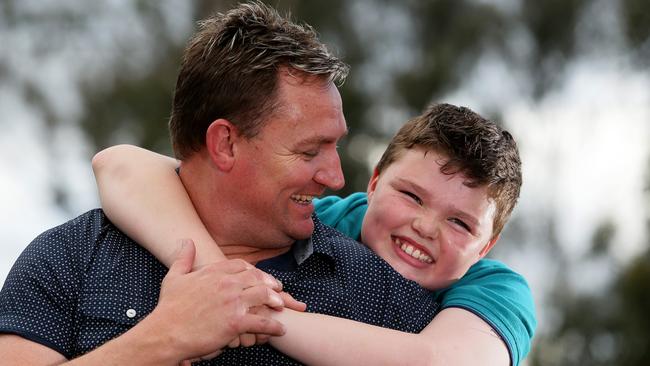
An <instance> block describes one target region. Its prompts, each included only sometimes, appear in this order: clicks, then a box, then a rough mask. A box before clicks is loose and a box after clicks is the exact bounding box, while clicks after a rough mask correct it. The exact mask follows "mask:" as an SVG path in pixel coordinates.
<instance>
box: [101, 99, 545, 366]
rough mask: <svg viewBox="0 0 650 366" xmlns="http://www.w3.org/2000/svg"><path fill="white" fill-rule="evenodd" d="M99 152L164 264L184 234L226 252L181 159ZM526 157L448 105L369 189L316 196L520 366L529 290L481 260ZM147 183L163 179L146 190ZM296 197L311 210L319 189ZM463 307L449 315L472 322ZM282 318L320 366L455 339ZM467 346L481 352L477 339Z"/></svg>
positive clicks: (346, 228)
mask: <svg viewBox="0 0 650 366" xmlns="http://www.w3.org/2000/svg"><path fill="white" fill-rule="evenodd" d="M100 154H101V155H98V157H96V159H95V160H94V162H93V166H94V168H95V171H96V176H97V180H98V186H99V188H100V195H101V197H102V203H103V205H104V209H105V211H106V213H107V215H108V216H109V217H110V218H111V220H112V221H113V222H114V223H115V224H116V225H117V226H118V227H120V228H122V229H123V230H124V231H125V232H126V233H127V234H129V235H130V236H131V237H132V238H134V239H136V240H137V241H138V242H140V243H141V244H142V245H143V246H145V247H146V248H147V249H148V250H149V251H151V252H152V253H153V254H154V255H155V256H156V257H158V258H159V259H160V260H161V261H162V262H163V263H165V264H166V265H169V264H170V263H171V261H172V253H173V252H174V251H175V250H176V249H177V248H176V247H177V244H175V242H176V240H175V239H178V238H180V237H181V236H189V237H192V238H193V239H194V240H195V241H196V244H197V253H198V254H197V263H196V264H197V265H198V266H200V265H201V264H203V263H209V262H214V261H216V260H219V259H223V256H222V254H221V252H220V251H219V250H218V246H217V245H215V243H214V242H213V241H212V239H211V238H210V236H209V234H208V233H207V231H206V230H205V228H204V227H203V226H202V225H201V224H200V220H198V217H197V216H196V213H195V212H193V208H192V206H191V203H190V202H189V200H188V199H187V198H186V195H185V193H184V191H183V190H182V189H181V187H182V185H180V182H179V181H178V179H177V178H175V174H174V173H173V170H172V167H175V166H176V162H175V161H174V160H172V159H169V158H166V159H164V160H161V159H160V158H158V157H153V156H151V155H150V154H144V153H143V152H142V151H132V150H131V149H130V148H127V149H124V151H120V150H117V151H113V152H112V153H111V152H110V150H109V151H108V152H103V153H100ZM314 154H318V152H317V151H316V152H314ZM113 160H115V162H114V163H110V162H111V161H113ZM520 165H521V163H520V160H519V156H518V152H517V148H516V144H515V142H514V140H513V139H512V137H511V136H510V134H509V133H508V132H506V131H503V130H501V129H500V128H498V126H496V124H494V123H493V122H491V121H488V120H486V119H484V118H482V117H481V116H479V115H478V114H476V113H474V112H472V111H471V110H469V109H467V108H462V107H455V106H452V105H448V104H438V105H434V106H432V107H430V108H429V109H428V110H427V111H426V112H425V113H424V114H423V115H421V116H419V117H416V118H414V119H412V120H411V121H409V122H407V123H406V124H405V125H404V126H403V127H402V128H401V129H400V131H399V132H398V133H397V135H396V136H395V137H394V138H393V140H392V141H391V143H390V145H389V146H388V148H387V150H386V151H385V152H384V154H383V156H382V158H381V160H380V162H379V163H378V165H377V167H376V168H375V171H374V174H373V176H372V178H371V180H370V182H369V185H368V191H367V195H366V194H359V193H357V194H354V195H351V196H350V197H348V198H345V199H340V198H338V197H327V198H325V199H323V200H319V201H316V202H315V206H316V207H315V210H316V213H317V215H318V216H319V218H320V219H321V220H322V221H323V222H324V223H326V224H329V225H331V226H333V227H335V228H337V229H339V230H340V231H342V232H343V233H345V234H347V235H349V236H351V237H353V238H355V239H357V240H360V241H362V242H363V243H364V244H365V245H367V246H368V247H370V248H371V249H372V250H373V251H374V252H375V253H376V254H378V255H379V256H380V257H382V258H383V259H384V260H385V261H386V262H388V264H390V265H391V266H392V267H393V269H395V270H396V271H397V272H399V273H400V274H401V275H402V276H404V277H406V278H408V279H411V280H413V281H415V282H417V283H418V284H420V285H421V286H423V287H425V288H427V289H430V290H438V292H437V293H436V296H437V300H438V301H439V302H440V304H441V309H442V311H441V312H440V313H444V312H447V313H446V314H449V313H451V312H458V311H459V310H458V308H460V309H464V310H467V311H469V312H471V313H473V314H474V315H477V316H478V317H479V318H480V319H482V320H483V324H482V325H483V326H484V327H483V328H481V327H480V326H479V325H477V327H476V331H478V332H486V331H493V332H496V333H498V336H497V335H495V337H494V340H496V341H497V342H498V341H499V338H500V339H501V340H502V341H503V342H504V343H505V344H506V347H507V351H508V353H509V354H510V361H511V363H512V364H513V365H517V364H518V363H519V362H520V361H521V359H523V358H524V357H525V355H526V354H527V352H528V350H529V347H530V340H531V338H532V335H533V331H534V328H535V319H534V310H533V305H532V299H531V296H530V293H529V289H528V287H527V284H526V283H525V281H524V280H523V278H521V277H520V276H518V275H516V274H515V273H513V272H512V271H510V270H509V269H508V268H507V267H505V266H504V265H502V264H500V263H498V262H496V261H490V260H484V259H482V258H483V257H484V256H485V255H486V254H487V253H488V252H489V250H490V249H491V248H492V247H493V246H494V244H495V243H496V241H497V240H498V238H499V234H500V232H501V230H502V228H503V226H504V224H505V222H506V221H507V219H508V217H509V215H510V213H511V212H512V209H513V208H514V205H515V204H516V201H517V198H518V196H519V190H520V186H521V168H520ZM143 169H145V170H143ZM146 169H148V170H146ZM116 172H117V173H116ZM147 180H154V181H156V182H162V184H160V185H158V184H156V185H154V186H149V187H147V189H144V188H141V187H144V183H143V182H145V181H147ZM260 183H261V184H263V182H260ZM160 197H165V200H164V201H163V200H160V199H159V198H160ZM296 199H298V200H300V201H301V202H303V203H304V205H305V206H310V205H312V199H313V197H307V196H305V197H296ZM131 201H132V202H133V203H129V204H127V205H125V204H124V203H125V202H131ZM141 207H150V208H154V209H153V210H151V211H155V212H150V210H149V209H145V210H142V209H141ZM138 210H140V211H138ZM361 223H362V224H361ZM179 231H180V233H181V234H178V232H179ZM170 238H171V240H170ZM468 270H469V271H468ZM261 311H264V310H261ZM455 315H458V317H457V318H454V317H451V318H445V319H460V320H462V319H464V318H463V315H462V313H458V314H455ZM438 316H439V315H438ZM276 318H277V319H279V320H280V321H281V322H283V323H284V324H285V325H286V326H287V329H288V331H287V334H286V335H285V336H283V337H277V338H272V339H271V344H272V345H274V346H275V347H277V348H279V349H280V350H281V351H282V352H284V353H286V354H288V355H290V356H292V357H294V358H296V359H298V360H300V361H301V362H305V363H310V364H312V363H316V364H336V365H340V364H358V363H359V362H364V363H369V364H375V363H386V364H393V363H397V362H399V363H405V364H411V363H412V362H422V363H427V361H430V360H434V359H435V356H436V355H435V353H436V352H444V351H445V347H449V348H452V347H454V346H457V344H454V343H453V342H447V341H445V337H444V334H440V333H439V331H434V330H433V329H434V328H433V327H430V326H429V327H427V328H425V329H424V330H423V331H422V332H421V333H420V334H409V333H402V332H397V331H393V330H388V329H383V328H378V327H374V326H371V325H367V324H363V323H357V322H353V321H349V320H344V319H339V318H333V317H328V316H324V315H319V314H310V313H298V312H295V311H290V310H284V311H282V312H280V313H278V314H276ZM440 318H441V319H442V318H443V317H440ZM436 319H437V318H434V320H433V321H432V324H433V322H435V321H436ZM487 325H489V326H487ZM451 326H453V325H451ZM313 329H318V332H312V331H311V330H313ZM435 329H439V328H435ZM470 334H471V332H470ZM468 342H469V344H468V346H467V347H468V348H470V349H471V343H472V338H471V337H469V338H468ZM433 344H435V347H433V346H432V345H433ZM318 350H320V351H321V352H327V357H326V358H324V357H322V353H321V352H317V351H318ZM405 351H407V352H405ZM508 353H505V352H496V353H495V354H494V355H493V357H491V359H490V360H485V359H481V360H476V359H473V358H472V355H471V352H467V355H466V357H464V358H463V357H461V358H460V359H455V360H454V363H461V364H462V363H467V364H472V363H474V364H476V363H477V362H480V363H481V364H486V363H487V364H491V363H494V364H506V363H507V362H508V358H507V356H508ZM409 357H411V358H412V359H410V358H409Z"/></svg>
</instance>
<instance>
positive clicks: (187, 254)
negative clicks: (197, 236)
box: [169, 239, 196, 274]
mask: <svg viewBox="0 0 650 366" xmlns="http://www.w3.org/2000/svg"><path fill="white" fill-rule="evenodd" d="M195 254H196V249H195V248H194V242H193V241H192V240H191V239H181V248H180V249H179V250H178V252H177V253H176V259H175V260H174V262H173V263H172V265H171V266H170V267H169V273H177V274H186V273H189V272H190V271H191V270H192V264H193V263H194V255H195Z"/></svg>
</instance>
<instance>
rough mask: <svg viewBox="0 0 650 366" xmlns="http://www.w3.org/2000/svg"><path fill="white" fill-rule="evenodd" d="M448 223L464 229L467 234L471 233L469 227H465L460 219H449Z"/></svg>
mask: <svg viewBox="0 0 650 366" xmlns="http://www.w3.org/2000/svg"><path fill="white" fill-rule="evenodd" d="M449 221H451V222H453V223H454V224H456V225H458V226H460V227H462V228H463V229H465V230H466V231H467V232H469V233H471V232H472V230H471V228H470V227H469V225H467V224H466V223H465V222H464V221H463V220H461V219H459V218H456V217H452V218H450V219H449Z"/></svg>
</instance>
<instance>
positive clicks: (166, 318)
mask: <svg viewBox="0 0 650 366" xmlns="http://www.w3.org/2000/svg"><path fill="white" fill-rule="evenodd" d="M346 72H347V68H346V66H345V65H344V64H342V63H341V62H340V61H339V60H337V59H336V58H334V57H332V56H331V55H330V54H329V53H328V52H327V50H326V48H325V47H324V46H323V45H322V44H321V43H320V42H318V40H317V39H316V37H315V34H314V33H313V31H312V30H311V29H310V28H308V27H302V26H298V25H296V24H293V23H290V22H288V21H287V20H286V19H283V18H281V17H280V16H278V15H277V13H275V11H273V10H272V9H270V8H268V7H266V6H264V5H262V4H259V3H254V4H244V5H240V6H239V7H237V8H235V9H233V10H231V11H229V12H228V13H226V14H224V15H217V16H216V17H213V18H210V19H209V20H208V21H206V22H204V23H203V24H202V27H201V30H200V31H199V32H198V33H197V34H196V35H195V37H194V38H193V39H192V40H191V41H190V44H189V46H188V48H187V50H186V52H185V55H184V59H183V65H182V68H181V71H180V74H179V78H178V81H177V86H176V92H175V96H174V105H173V110H172V117H171V121H170V130H171V135H172V141H173V145H174V150H175V152H176V154H177V157H178V158H179V159H180V160H181V161H182V162H181V168H180V173H179V175H180V177H181V179H182V181H183V184H184V185H185V188H186V190H187V192H188V194H189V196H190V198H191V200H192V202H193V204H194V206H195V208H196V210H197V212H198V214H199V216H200V218H201V220H202V221H203V222H204V223H205V225H206V227H207V229H208V232H209V234H210V235H211V237H213V238H214V239H215V241H217V242H218V243H220V244H221V249H222V250H223V252H224V253H225V254H226V255H227V257H228V258H230V259H231V260H230V261H228V262H226V263H221V264H218V265H211V266H207V267H203V268H201V269H199V270H197V271H194V272H191V273H188V271H189V269H190V268H191V266H192V259H193V246H192V245H185V246H184V247H183V249H182V250H181V253H180V254H179V255H178V257H177V258H178V259H177V260H176V262H174V264H173V265H172V266H171V268H170V271H169V273H168V274H167V275H166V276H164V274H165V270H164V267H163V266H162V265H161V264H160V263H159V262H158V261H156V260H155V259H154V258H153V257H152V256H151V255H149V254H148V253H146V252H145V251H143V250H142V249H141V248H139V247H138V246H137V245H135V243H133V242H132V241H131V240H130V239H129V238H127V237H125V236H124V235H123V234H122V233H121V232H119V231H118V230H117V229H115V227H114V226H113V225H112V224H111V223H110V222H109V221H108V220H107V219H106V217H105V216H104V215H103V213H102V212H101V211H99V210H95V211H91V212H89V213H87V214H85V215H82V216H80V217H79V218H77V219H75V220H72V221H70V222H68V223H66V224H64V225H62V226H61V227H58V228H55V229H52V230H50V231H48V232H46V233H44V234H43V235H41V236H40V237H39V238H37V239H36V240H35V241H34V242H33V243H32V244H31V245H30V246H29V247H28V249H26V251H25V252H24V253H23V255H22V256H21V258H20V259H19V260H18V262H17V263H16V265H15V266H14V268H13V269H12V272H11V274H10V276H9V277H8V278H7V281H6V285H5V288H3V291H2V295H0V331H2V332H4V333H6V334H5V335H2V336H0V352H2V351H7V352H3V354H9V353H8V350H11V354H12V357H13V359H8V360H6V361H7V362H8V363H12V362H13V363H15V364H19V363H26V362H29V363H34V364H51V363H57V362H63V361H65V359H70V358H74V357H77V356H80V355H82V356H81V357H79V358H77V359H74V360H73V361H72V363H73V364H74V363H76V364H97V363H101V364H113V363H114V364H124V363H128V364H149V363H151V364H175V363H178V362H179V361H181V360H185V359H193V358H200V357H203V356H205V355H210V356H213V355H215V353H216V352H219V350H220V349H222V348H223V347H225V346H226V345H228V344H231V342H235V343H236V341H235V340H236V339H237V337H238V336H239V335H242V334H243V333H261V334H268V335H280V334H282V331H283V329H282V326H281V325H280V324H278V323H276V322H273V321H272V320H270V319H268V318H263V317H260V316H259V315H256V314H253V313H251V311H250V309H251V308H255V307H256V306H260V305H263V306H270V307H279V306H282V305H283V304H291V301H290V300H289V299H286V298H285V300H284V301H283V299H282V298H280V296H279V295H278V294H277V293H275V291H277V290H279V285H278V284H277V283H276V282H275V281H274V280H273V279H271V278H268V277H266V276H265V275H264V274H263V273H261V272H259V271H257V270H256V269H254V268H251V267H249V266H246V264H245V263H246V262H250V263H256V264H257V265H258V266H259V267H260V268H263V269H264V270H267V271H271V272H272V273H273V274H274V275H275V276H276V277H278V278H279V279H280V280H282V281H283V283H284V284H285V288H286V289H287V290H288V291H289V292H290V293H292V294H294V295H295V296H297V297H298V298H300V299H304V300H306V301H307V302H308V303H309V305H310V310H312V311H315V312H320V313H325V314H332V315H338V316H343V317H348V318H351V319H355V320H359V321H364V322H367V323H371V324H375V325H380V326H386V327H392V328H395V329H399V330H405V331H411V332H417V331H420V330H421V329H423V328H424V327H425V326H426V325H427V324H428V323H429V322H430V321H431V317H432V316H433V314H434V312H435V309H436V304H435V302H434V301H433V296H431V293H430V292H429V291H426V290H424V289H422V288H420V287H419V286H417V285H415V284H414V283H412V282H410V281H407V280H404V279H403V278H402V277H401V276H399V275H398V274H397V273H396V272H394V271H393V270H392V269H391V268H390V267H389V266H388V265H387V264H386V263H384V262H383V261H381V260H380V259H379V258H378V257H376V256H374V255H373V254H372V253H371V252H370V251H369V250H367V249H366V248H364V247H361V246H350V245H347V244H348V243H346V239H344V238H343V237H342V236H341V235H340V234H338V233H336V232H334V231H332V230H330V229H328V228H326V227H324V226H322V225H321V224H320V223H319V222H318V221H316V220H314V219H312V216H311V214H312V211H313V206H312V204H311V200H312V199H313V197H314V196H316V195H319V194H321V193H322V192H323V190H324V189H325V188H330V189H334V190H336V189H338V188H340V187H341V186H342V185H343V177H342V172H341V169H340V161H339V158H338V155H337V153H336V143H337V141H338V140H339V139H340V138H341V137H342V136H343V135H345V133H346V125H345V120H344V118H343V113H342V107H341V100H340V96H339V93H338V90H337V89H336V87H335V86H334V84H333V82H336V81H341V80H342V79H343V78H344V76H345V74H346ZM217 198H218V199H217ZM312 233H313V236H312V237H311V239H310V240H304V239H308V238H309V237H310V235H312ZM296 240H298V241H296ZM294 242H295V243H294ZM342 248H344V251H343V249H342ZM237 259H243V261H238V260H237ZM163 276H164V280H163ZM161 281H162V285H161ZM159 286H160V287H159ZM270 290H273V291H270ZM158 292H160V298H159V299H158ZM377 299H380V301H379V304H380V306H368V305H367V304H368V302H369V301H375V302H376V301H377ZM294 305H295V304H294ZM111 339H112V340H111ZM217 361H219V362H221V363H231V364H251V363H263V364H273V363H275V364H284V363H290V362H291V360H290V359H288V358H286V357H284V356H282V355H281V354H279V353H277V352H276V351H274V350H273V349H272V348H270V347H254V348H247V349H241V348H240V349H236V350H232V351H228V352H224V354H223V355H222V356H221V357H220V358H218V359H217Z"/></svg>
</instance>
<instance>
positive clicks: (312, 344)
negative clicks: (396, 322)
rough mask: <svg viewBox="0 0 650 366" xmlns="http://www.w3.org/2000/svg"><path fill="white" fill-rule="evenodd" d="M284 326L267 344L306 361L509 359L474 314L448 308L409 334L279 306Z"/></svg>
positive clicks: (479, 362) (383, 362) (408, 362)
mask: <svg viewBox="0 0 650 366" xmlns="http://www.w3.org/2000/svg"><path fill="white" fill-rule="evenodd" d="M274 318H275V319H277V320H279V321H280V322H281V323H283V324H284V325H285V326H286V329H287V332H286V334H285V335H284V336H282V337H273V338H271V341H270V342H271V344H272V345H273V346H274V347H276V348H278V349H279V350H280V351H282V352H283V353H285V354H287V355H289V356H291V357H293V358H296V359H297V360H299V361H300V362H303V363H306V364H310V365H359V364H369V365H396V364H400V365H460V366H463V365H500V366H507V365H509V363H510V358H509V355H508V350H507V347H506V345H505V343H504V342H503V341H502V340H501V338H500V337H499V336H498V335H496V333H495V332H494V331H493V330H492V328H491V327H490V326H489V325H488V324H487V323H485V322H484V321H483V320H482V319H481V318H479V317H478V316H476V315H474V314H473V313H471V312H469V311H466V310H463V309H459V308H448V309H444V310H443V311H441V312H440V313H439V314H438V315H437V316H436V317H435V318H434V319H433V320H432V321H431V323H430V324H429V325H428V326H427V327H426V328H425V329H424V330H423V331H422V332H421V333H420V334H412V333H405V332H400V331H396V330H392V329H386V328H381V327H377V326H373V325H369V324H364V323H359V322H356V321H352V320H348V319H342V318H336V317H331V316H327V315H321V314H313V313H299V312H295V311H291V310H287V309H285V310H283V311H282V312H277V313H275V314H274Z"/></svg>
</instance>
